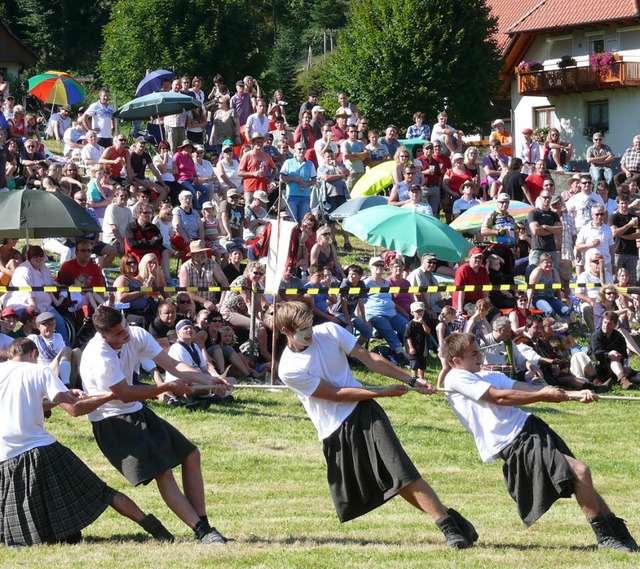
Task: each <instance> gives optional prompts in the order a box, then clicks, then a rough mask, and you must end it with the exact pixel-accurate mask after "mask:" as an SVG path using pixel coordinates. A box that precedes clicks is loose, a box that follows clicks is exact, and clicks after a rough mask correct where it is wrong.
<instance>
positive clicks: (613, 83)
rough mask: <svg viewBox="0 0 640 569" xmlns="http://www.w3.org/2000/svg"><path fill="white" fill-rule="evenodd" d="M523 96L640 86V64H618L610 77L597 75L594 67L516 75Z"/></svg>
mask: <svg viewBox="0 0 640 569" xmlns="http://www.w3.org/2000/svg"><path fill="white" fill-rule="evenodd" d="M516 77H517V78H518V93H520V94H521V95H541V96H545V97H546V96H549V95H566V94H569V93H585V92H588V91H599V90H601V89H616V88H619V87H638V86H640V62H635V61H616V62H615V63H614V64H613V69H611V71H609V72H607V73H596V72H595V71H592V69H591V67H589V66H587V67H565V68H564V69H549V70H542V71H527V72H521V73H518V74H517V75H516Z"/></svg>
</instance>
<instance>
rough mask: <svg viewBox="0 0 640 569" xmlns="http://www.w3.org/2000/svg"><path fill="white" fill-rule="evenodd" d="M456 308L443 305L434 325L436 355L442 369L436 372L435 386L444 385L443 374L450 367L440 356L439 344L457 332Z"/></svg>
mask: <svg viewBox="0 0 640 569" xmlns="http://www.w3.org/2000/svg"><path fill="white" fill-rule="evenodd" d="M456 315H457V313H456V309H455V308H453V306H445V307H443V309H442V312H440V314H439V315H438V320H439V321H440V322H439V323H438V325H437V326H436V334H437V335H438V346H439V348H438V357H439V358H440V363H441V365H442V369H441V370H440V373H439V374H438V385H437V387H440V388H442V387H444V376H445V375H447V372H448V371H449V370H450V369H451V366H450V365H449V364H448V363H447V360H445V359H444V358H443V357H442V351H441V346H442V342H444V339H445V338H446V337H447V336H449V335H450V334H452V333H453V332H457V329H456Z"/></svg>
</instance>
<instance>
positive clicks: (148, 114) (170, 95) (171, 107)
mask: <svg viewBox="0 0 640 569" xmlns="http://www.w3.org/2000/svg"><path fill="white" fill-rule="evenodd" d="M199 106H200V103H199V102H198V100H197V99H195V98H194V97H190V96H189V95H183V94H182V93H174V92H173V91H168V92H164V91H160V92H158V93H151V94H149V95H144V96H143V97H138V98H137V99H133V100H132V101H129V102H128V103H125V104H124V105H122V107H120V108H119V109H118V110H117V111H116V112H115V113H113V117H114V118H117V119H122V120H124V121H143V120H147V119H150V118H155V117H166V116H167V115H177V114H178V113H181V112H183V111H191V110H193V109H197V108H198V107H199Z"/></svg>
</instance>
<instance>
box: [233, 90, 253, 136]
mask: <svg viewBox="0 0 640 569" xmlns="http://www.w3.org/2000/svg"><path fill="white" fill-rule="evenodd" d="M230 105H231V108H232V109H233V110H234V111H235V113H236V117H237V119H238V124H239V125H240V126H244V125H245V124H246V122H247V119H248V118H249V115H250V114H251V113H252V111H253V105H252V103H251V95H249V93H247V92H245V84H244V81H243V80H242V79H239V80H238V81H236V93H235V95H234V96H233V97H231V101H230Z"/></svg>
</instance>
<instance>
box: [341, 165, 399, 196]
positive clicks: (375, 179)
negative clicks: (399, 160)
mask: <svg viewBox="0 0 640 569" xmlns="http://www.w3.org/2000/svg"><path fill="white" fill-rule="evenodd" d="M395 167H396V163H395V161H394V160H387V161H386V162H383V163H382V164H378V165H377V166H374V167H373V168H369V169H368V170H367V171H366V172H365V173H364V176H362V178H360V179H359V180H358V181H357V182H356V184H355V186H353V189H352V190H351V197H352V198H360V197H362V196H375V195H376V194H381V193H383V192H384V191H385V190H386V189H387V188H388V187H390V186H391V185H392V184H393V178H391V171H392V170H393V169H394V168H395Z"/></svg>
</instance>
